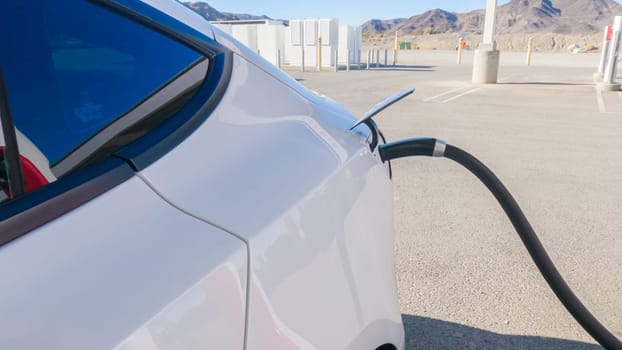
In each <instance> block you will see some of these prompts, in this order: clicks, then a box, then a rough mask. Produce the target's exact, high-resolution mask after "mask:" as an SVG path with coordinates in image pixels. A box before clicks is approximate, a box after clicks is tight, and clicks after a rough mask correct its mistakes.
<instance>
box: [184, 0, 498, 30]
mask: <svg viewBox="0 0 622 350" xmlns="http://www.w3.org/2000/svg"><path fill="white" fill-rule="evenodd" d="M193 1H197V0H193ZM201 1H205V2H207V3H208V4H210V5H211V6H213V7H214V8H216V9H217V10H218V11H224V12H235V13H249V14H253V15H268V16H270V17H272V18H281V19H293V18H332V17H336V18H339V19H340V20H341V21H342V22H345V23H349V24H362V23H363V22H365V21H366V20H368V19H371V18H380V19H391V18H399V17H410V16H413V15H418V14H420V13H422V12H425V11H427V10H430V9H434V8H442V9H443V10H447V11H454V12H466V11H469V10H475V9H479V8H484V7H486V0H427V1H420V0H419V1H418V0H389V1H370V0H359V1H352V0H345V1H344V0H341V1H339V0H310V1H291V0H290V1H284V0H201ZM498 2H499V5H501V4H504V3H507V2H509V0H498Z"/></svg>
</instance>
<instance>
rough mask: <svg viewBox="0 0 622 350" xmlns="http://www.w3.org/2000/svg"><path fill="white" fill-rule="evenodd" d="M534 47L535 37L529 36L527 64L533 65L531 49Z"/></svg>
mask: <svg viewBox="0 0 622 350" xmlns="http://www.w3.org/2000/svg"><path fill="white" fill-rule="evenodd" d="M532 49H533V38H531V37H530V38H529V40H528V41H527V58H526V60H525V64H526V65H528V66H529V65H531V50H532Z"/></svg>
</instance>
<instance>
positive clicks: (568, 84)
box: [497, 81, 594, 86]
mask: <svg viewBox="0 0 622 350" xmlns="http://www.w3.org/2000/svg"><path fill="white" fill-rule="evenodd" d="M497 84H499V85H550V86H587V85H594V83H560V82H549V81H520V82H509V81H502V82H499V83H497Z"/></svg>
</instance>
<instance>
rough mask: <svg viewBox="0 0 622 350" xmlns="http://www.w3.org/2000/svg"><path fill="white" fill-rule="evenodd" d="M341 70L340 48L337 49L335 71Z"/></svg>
mask: <svg viewBox="0 0 622 350" xmlns="http://www.w3.org/2000/svg"><path fill="white" fill-rule="evenodd" d="M338 70H339V50H338V49H335V73H337V71H338Z"/></svg>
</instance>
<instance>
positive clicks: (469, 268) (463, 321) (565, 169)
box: [288, 51, 622, 349]
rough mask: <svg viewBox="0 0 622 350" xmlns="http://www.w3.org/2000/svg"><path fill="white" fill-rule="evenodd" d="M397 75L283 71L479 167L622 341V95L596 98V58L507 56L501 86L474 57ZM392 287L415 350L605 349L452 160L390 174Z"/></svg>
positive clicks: (424, 59) (418, 161) (451, 57)
mask: <svg viewBox="0 0 622 350" xmlns="http://www.w3.org/2000/svg"><path fill="white" fill-rule="evenodd" d="M400 58H401V59H402V61H401V62H399V63H400V65H399V66H396V67H385V68H379V69H374V70H369V71H368V70H354V69H353V70H351V71H349V72H345V71H340V72H338V73H333V72H321V73H317V72H305V73H301V72H298V71H297V70H296V69H294V68H291V69H288V72H289V73H290V74H291V75H292V76H293V77H295V78H296V79H298V80H299V81H300V82H301V83H302V84H304V85H306V86H307V87H309V88H311V89H312V90H315V91H317V92H319V93H322V94H324V95H326V96H328V97H331V98H333V99H335V100H336V101H338V102H340V103H341V104H343V105H345V106H346V107H347V108H348V109H350V110H351V111H352V112H353V113H354V114H355V115H356V116H361V115H363V114H364V113H365V111H366V110H367V109H369V108H371V106H372V105H373V104H374V103H375V102H377V101H380V100H382V99H383V98H385V97H386V96H388V95H390V94H392V93H394V92H397V91H400V90H403V89H406V88H410V87H415V88H417V91H416V92H415V94H414V95H412V96H410V97H408V98H407V99H405V100H404V101H403V102H401V103H399V104H397V105H395V106H393V107H391V108H390V109H388V110H386V111H385V112H383V113H382V114H381V115H379V116H377V117H376V118H375V119H376V121H377V123H378V124H379V126H380V128H381V130H382V131H383V132H384V134H385V136H386V137H387V139H388V140H399V139H403V138H407V137H414V136H432V137H437V138H441V139H443V140H445V141H447V142H448V143H450V144H453V145H456V146H458V147H461V148H463V149H465V150H467V151H469V152H471V153H472V154H474V155H476V156H477V157H478V158H480V159H481V160H482V161H483V162H484V163H485V164H487V165H488V166H489V167H490V168H491V169H492V170H493V171H494V172H495V173H496V174H497V175H498V176H499V177H500V179H501V180H502V181H503V182H504V183H505V184H506V186H507V187H508V189H509V190H510V191H511V192H512V193H513V194H514V196H515V198H516V200H517V201H518V202H519V204H520V205H521V206H522V208H523V210H524V212H525V214H526V215H527V217H528V218H529V219H530V221H531V223H532V225H533V227H534V229H535V230H536V231H537V232H538V233H539V235H540V239H541V241H542V242H543V244H544V246H545V248H546V249H547V250H548V252H549V254H550V255H551V258H552V259H553V261H554V262H555V263H556V264H557V266H558V269H559V270H560V272H561V273H562V275H563V276H564V277H565V278H566V279H567V281H568V283H569V285H570V286H571V287H572V288H573V289H574V291H575V292H576V294H577V295H578V296H579V298H580V299H581V300H582V301H583V302H584V304H585V305H586V306H587V307H588V308H589V309H591V310H592V311H593V312H594V314H595V315H596V316H597V317H598V318H599V319H600V320H601V321H602V322H603V323H604V324H605V325H607V327H608V328H609V329H611V330H613V331H614V333H615V334H616V335H617V336H618V337H622V215H621V214H622V93H617V92H602V93H601V92H598V91H597V90H596V89H595V86H594V83H593V81H592V73H593V72H594V71H595V69H596V67H597V64H598V55H597V54H584V55H571V54H566V53H562V54H535V55H534V57H533V59H532V65H531V66H525V65H524V63H523V62H524V55H523V54H519V53H502V60H501V67H500V74H499V84H495V85H473V84H471V83H470V76H471V69H472V66H471V64H470V63H471V62H472V61H471V59H472V53H470V52H467V53H465V57H464V63H463V64H462V65H457V64H456V62H455V52H440V51H439V52H409V53H408V54H407V55H400ZM393 174H394V178H393V181H394V197H395V236H396V237H395V238H396V240H395V256H396V269H397V282H398V287H399V297H400V303H401V307H402V313H403V319H404V323H405V327H406V332H407V338H408V341H407V343H408V349H599V347H598V346H595V345H593V344H594V341H593V340H592V339H591V338H590V337H589V335H588V334H587V333H585V332H584V331H583V330H582V329H581V328H580V326H578V324H577V323H576V322H575V321H574V319H573V318H572V317H571V316H570V315H569V314H568V313H567V312H566V310H565V309H564V307H563V306H562V305H561V303H560V302H559V301H558V300H557V299H556V297H555V295H554V294H553V293H552V291H551V290H550V289H549V288H548V286H547V284H546V283H545V281H544V280H543V278H542V277H541V276H540V274H539V273H538V271H537V269H536V267H535V266H534V264H533V263H532V261H531V260H530V258H529V256H528V254H527V252H526V250H525V248H524V247H523V246H522V243H521V241H520V239H519V238H518V236H517V235H516V233H515V232H514V230H513V228H512V226H511V224H510V223H509V221H508V220H507V218H506V217H505V214H504V213H503V211H502V210H501V209H500V207H499V206H498V204H497V203H496V201H495V200H494V199H493V197H492V196H491V195H490V194H489V192H488V191H487V190H486V189H485V187H484V186H483V185H482V184H481V183H479V182H478V180H477V179H476V178H475V177H473V176H472V175H471V174H470V173H468V172H467V171H466V170H464V169H462V168H460V167H459V166H458V165H456V164H454V163H452V162H451V161H449V160H445V159H430V158H410V159H402V160H396V161H394V162H393Z"/></svg>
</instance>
